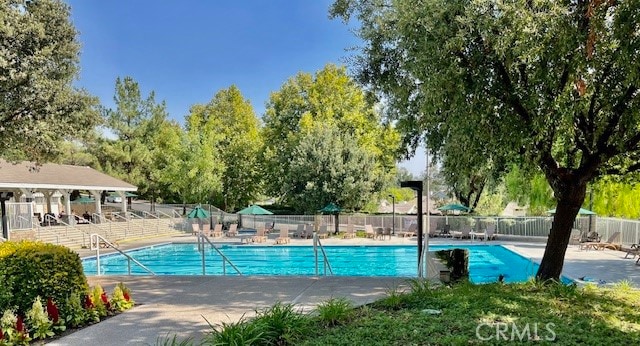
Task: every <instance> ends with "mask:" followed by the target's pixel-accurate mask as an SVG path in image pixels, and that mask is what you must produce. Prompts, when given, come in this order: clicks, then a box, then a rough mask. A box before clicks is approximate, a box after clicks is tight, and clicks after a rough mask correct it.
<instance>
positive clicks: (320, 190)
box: [282, 124, 380, 213]
mask: <svg viewBox="0 0 640 346" xmlns="http://www.w3.org/2000/svg"><path fill="white" fill-rule="evenodd" d="M374 168H375V162H374V159H373V157H372V156H371V155H370V154H369V153H368V152H366V151H365V150H363V149H362V148H361V147H359V146H358V144H357V143H356V140H355V138H354V137H352V136H349V135H347V134H341V133H339V130H338V129H337V128H335V127H330V126H326V125H325V126H320V125H319V124H318V126H314V127H313V129H312V130H311V131H309V132H308V134H307V135H306V136H304V137H302V138H301V139H300V141H299V143H298V145H297V147H296V148H295V149H294V150H293V157H292V160H291V162H290V163H289V168H288V171H287V172H285V173H284V178H285V180H284V181H283V184H284V185H283V186H282V188H283V189H284V191H287V193H286V201H287V202H288V204H289V205H291V206H292V207H294V208H296V210H298V211H302V212H307V213H313V212H315V211H317V210H319V209H321V208H322V207H324V206H325V205H326V204H328V203H330V202H334V203H337V204H338V205H339V206H340V207H341V208H343V209H348V210H358V209H361V208H362V207H363V206H364V204H365V203H366V202H367V201H368V200H369V199H370V198H371V197H372V196H373V194H374V192H375V189H376V186H378V185H379V184H380V182H379V181H378V177H377V176H376V175H375V174H374Z"/></svg>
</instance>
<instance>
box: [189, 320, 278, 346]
mask: <svg viewBox="0 0 640 346" xmlns="http://www.w3.org/2000/svg"><path fill="white" fill-rule="evenodd" d="M205 321H206V319H205ZM207 323H208V324H209V328H211V331H210V332H209V333H207V335H205V337H204V338H203V339H202V345H238V346H239V345H265V344H267V343H266V340H265V338H264V336H263V331H262V330H261V328H260V327H259V326H258V325H257V324H256V323H251V322H249V321H247V319H246V318H245V317H244V316H243V317H242V318H241V319H240V320H239V321H238V322H231V323H225V322H222V325H221V327H220V330H218V329H216V328H215V326H213V325H212V324H211V323H209V321H207Z"/></svg>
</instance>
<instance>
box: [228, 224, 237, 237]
mask: <svg viewBox="0 0 640 346" xmlns="http://www.w3.org/2000/svg"><path fill="white" fill-rule="evenodd" d="M226 236H227V237H237V236H238V224H237V223H232V224H230V225H229V230H228V231H227V233H226Z"/></svg>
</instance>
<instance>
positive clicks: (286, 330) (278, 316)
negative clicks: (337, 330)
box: [251, 302, 309, 345]
mask: <svg viewBox="0 0 640 346" xmlns="http://www.w3.org/2000/svg"><path fill="white" fill-rule="evenodd" d="M251 322H252V323H253V324H255V325H256V327H257V328H258V329H260V330H261V332H262V339H263V341H264V342H265V343H264V345H293V344H295V341H296V340H297V339H298V338H300V337H301V336H302V335H305V334H306V333H307V332H308V329H309V321H308V319H307V318H306V316H305V315H303V314H302V313H301V311H296V309H295V308H294V305H293V304H283V303H281V302H277V303H276V304H274V305H273V306H272V307H270V308H267V309H263V310H258V311H256V317H255V318H254V319H253V320H252V321H251Z"/></svg>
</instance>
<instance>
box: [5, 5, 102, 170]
mask: <svg viewBox="0 0 640 346" xmlns="http://www.w3.org/2000/svg"><path fill="white" fill-rule="evenodd" d="M0 23H2V25H0V47H1V48H0V124H2V125H1V126H0V138H2V140H1V141H0V155H1V156H5V157H6V156H9V157H10V158H13V159H27V160H33V161H36V162H43V161H47V160H51V159H54V158H55V157H56V156H58V155H59V154H60V151H61V147H60V145H61V144H62V143H63V142H64V140H65V139H66V138H82V137H83V136H84V134H85V133H87V131H91V130H92V129H93V128H94V126H95V125H96V124H97V123H98V122H99V116H98V113H97V111H96V109H95V105H96V104H97V100H96V99H95V98H93V97H91V96H89V95H88V94H87V93H86V92H85V91H83V90H78V89H76V88H74V87H73V86H72V82H73V80H74V79H75V78H76V77H77V76H78V68H79V67H78V62H79V61H78V56H79V50H80V46H79V44H78V42H77V39H76V36H77V31H76V30H75V28H74V27H73V25H72V23H71V21H70V20H69V6H67V5H66V4H64V3H63V2H62V1H57V0H33V1H28V0H14V1H2V2H1V3H0Z"/></svg>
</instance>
